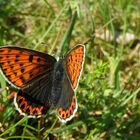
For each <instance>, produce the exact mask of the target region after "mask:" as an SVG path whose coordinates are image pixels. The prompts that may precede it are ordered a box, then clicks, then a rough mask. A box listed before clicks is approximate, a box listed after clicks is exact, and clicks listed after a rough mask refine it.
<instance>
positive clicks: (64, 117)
mask: <svg viewBox="0 0 140 140" xmlns="http://www.w3.org/2000/svg"><path fill="white" fill-rule="evenodd" d="M63 79H64V80H63V81H62V85H63V88H62V90H61V95H60V96H59V101H58V103H57V115H58V118H59V119H60V121H61V122H67V121H69V120H71V119H72V118H73V117H74V115H75V113H76V111H77V101H76V96H75V94H74V90H73V89H72V86H71V84H70V81H69V79H68V77H67V75H66V74H64V78H63Z"/></svg>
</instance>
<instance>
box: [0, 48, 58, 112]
mask: <svg viewBox="0 0 140 140" xmlns="http://www.w3.org/2000/svg"><path fill="white" fill-rule="evenodd" d="M55 62H56V59H55V58H54V57H52V56H50V55H48V54H44V53H41V52H37V51H34V50H29V49H25V48H19V47H14V46H7V47H2V48H0V67H1V72H2V74H3V75H4V76H5V78H6V79H7V81H8V82H9V83H10V84H12V85H13V86H15V87H16V88H19V89H22V90H23V92H24V95H23V94H22V99H23V101H26V102H24V103H25V104H27V103H28V99H29V98H28V97H30V98H33V100H36V101H38V102H39V103H41V104H43V105H45V106H46V107H49V106H50V103H49V96H50V94H51V87H52V85H51V84H52V77H51V75H52V71H53V68H54V64H55ZM19 93H21V92H19ZM26 94H27V95H26ZM18 96H21V95H20V94H18V95H17V99H18ZM26 97H27V99H26ZM17 101H18V100H17ZM30 103H31V102H30ZM18 104H19V103H18V102H17V106H19V107H20V105H18ZM21 110H23V109H22V108H21ZM24 110H26V109H24ZM31 110H32V109H31ZM27 114H28V113H27Z"/></svg>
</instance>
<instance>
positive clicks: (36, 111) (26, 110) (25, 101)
mask: <svg viewBox="0 0 140 140" xmlns="http://www.w3.org/2000/svg"><path fill="white" fill-rule="evenodd" d="M14 104H15V106H16V109H17V110H18V111H19V113H20V114H21V115H25V114H26V115H28V117H29V118H34V117H39V116H42V115H44V114H46V113H47V111H48V110H49V108H50V106H47V107H46V106H44V104H42V103H41V102H39V101H38V100H36V99H35V98H32V97H31V96H30V95H28V94H27V93H25V92H24V91H23V90H19V91H18V93H17V94H16V95H15V98H14Z"/></svg>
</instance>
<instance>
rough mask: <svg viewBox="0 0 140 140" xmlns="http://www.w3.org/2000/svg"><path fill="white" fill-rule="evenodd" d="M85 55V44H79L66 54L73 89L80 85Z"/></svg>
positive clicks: (67, 69) (67, 68)
mask: <svg viewBox="0 0 140 140" xmlns="http://www.w3.org/2000/svg"><path fill="white" fill-rule="evenodd" d="M84 56H85V47H84V45H81V44H79V45H77V46H76V47H75V48H74V49H72V50H71V51H70V52H69V53H68V54H67V56H66V71H67V74H68V77H69V80H70V82H71V84H72V87H73V89H75V88H76V87H77V85H78V81H79V78H80V74H81V71H82V67H83V63H84Z"/></svg>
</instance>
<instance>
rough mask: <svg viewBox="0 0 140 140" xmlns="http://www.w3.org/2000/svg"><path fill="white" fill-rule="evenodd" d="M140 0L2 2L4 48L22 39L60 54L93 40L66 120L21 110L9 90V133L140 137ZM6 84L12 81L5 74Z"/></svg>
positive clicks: (3, 126) (2, 107)
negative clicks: (71, 114) (71, 115)
mask: <svg viewBox="0 0 140 140" xmlns="http://www.w3.org/2000/svg"><path fill="white" fill-rule="evenodd" d="M139 41H140V1H139V0H135V1H134V0H117V1H114V0H94V1H93V0H86V1H84V0H77V1H75V0H69V1H64V0H39V1H36V0H30V1H28V0H0V46H4V45H9V44H12V45H16V46H21V47H26V48H31V49H35V50H38V51H42V52H46V53H49V54H51V55H53V56H55V57H56V58H57V57H58V56H61V55H62V54H65V53H66V52H67V51H68V50H69V49H70V48H72V47H74V46H75V45H77V44H79V43H80V44H82V43H84V44H86V56H85V64H84V69H83V73H82V76H81V78H80V83H79V86H78V88H77V91H76V94H77V100H78V111H77V113H76V116H75V117H74V118H73V119H72V120H71V121H70V122H68V123H66V124H61V123H60V122H59V120H58V119H57V117H56V115H55V114H54V113H51V111H50V113H49V114H47V116H46V118H45V119H44V118H41V119H28V118H27V117H24V118H23V117H21V116H19V114H18V112H17V111H16V110H15V107H14V105H13V98H12V96H11V95H10V93H11V92H12V91H14V89H12V91H11V90H8V91H6V90H4V91H3V92H0V137H1V138H3V139H22V140H23V139H33V140H40V139H44V140H45V139H66V140H67V139H71V140H73V139H85V140H90V139H91V140H92V139H93V140H104V139H105V140H106V139H107V140H124V139H127V140H139V139H140V43H139ZM0 85H1V89H2V88H5V87H6V85H7V86H9V85H8V84H6V82H5V80H4V79H3V77H2V76H1V75H0Z"/></svg>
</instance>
